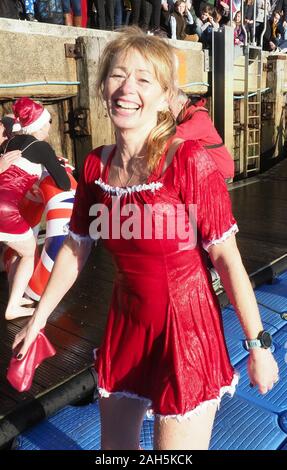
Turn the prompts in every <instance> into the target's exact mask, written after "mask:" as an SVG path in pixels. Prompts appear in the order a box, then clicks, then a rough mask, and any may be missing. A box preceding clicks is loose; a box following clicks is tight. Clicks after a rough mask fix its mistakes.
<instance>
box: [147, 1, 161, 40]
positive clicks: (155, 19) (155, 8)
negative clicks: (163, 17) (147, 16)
mask: <svg viewBox="0 0 287 470" xmlns="http://www.w3.org/2000/svg"><path fill="white" fill-rule="evenodd" d="M148 1H149V3H151V5H152V14H151V28H152V30H153V31H155V32H156V31H158V30H159V29H160V13H161V0H148Z"/></svg>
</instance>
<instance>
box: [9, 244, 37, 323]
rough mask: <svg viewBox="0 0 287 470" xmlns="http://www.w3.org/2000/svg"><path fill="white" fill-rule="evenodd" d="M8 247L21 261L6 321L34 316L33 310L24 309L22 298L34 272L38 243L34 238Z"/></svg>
mask: <svg viewBox="0 0 287 470" xmlns="http://www.w3.org/2000/svg"><path fill="white" fill-rule="evenodd" d="M7 245H8V246H9V247H10V248H12V249H13V250H15V251H16V253H17V255H18V257H19V261H18V265H17V267H16V270H15V274H14V276H13V279H12V285H11V292H10V297H9V301H8V305H7V308H6V312H5V318H6V320H12V319H13V318H17V317H23V316H28V315H32V314H33V312H34V309H33V308H25V307H22V306H21V304H22V297H23V295H24V292H25V289H26V287H27V285H28V282H29V280H30V278H31V276H32V274H33V270H34V255H35V249H36V241H35V238H34V236H31V238H29V239H28V240H24V241H21V242H9V243H7Z"/></svg>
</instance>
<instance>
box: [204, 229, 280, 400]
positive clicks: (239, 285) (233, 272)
mask: <svg viewBox="0 0 287 470" xmlns="http://www.w3.org/2000/svg"><path fill="white" fill-rule="evenodd" d="M208 251H209V255H210V258H211V260H212V263H213V265H214V267H215V269H216V270H217V271H218V273H219V275H220V278H221V281H222V284H223V286H224V289H225V291H226V293H227V295H228V297H229V300H230V302H231V303H232V305H233V306H234V308H235V311H236V313H237V316H238V318H239V320H240V323H241V325H242V328H243V331H244V334H245V336H246V339H255V338H257V336H258V334H259V332H260V331H262V330H263V329H264V328H263V325H262V322H261V318H260V313H259V309H258V306H257V302H256V298H255V295H254V292H253V289H252V286H251V283H250V280H249V277H248V275H247V272H246V270H245V268H244V266H243V263H242V259H241V256H240V253H239V250H238V248H237V244H236V240H235V236H234V235H231V236H230V237H229V238H228V239H227V240H225V241H224V242H222V243H218V244H215V245H211V246H210V247H209V250H208ZM248 372H249V377H250V383H252V384H253V385H257V386H258V389H259V391H260V393H262V394H264V393H267V392H268V390H271V388H272V386H273V384H274V383H275V382H276V381H277V380H278V366H277V363H276V361H275V359H274V357H273V355H272V353H271V351H270V349H264V348H260V347H258V348H254V349H251V350H250V355H249V359H248Z"/></svg>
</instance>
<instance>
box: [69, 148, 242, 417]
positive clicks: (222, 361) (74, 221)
mask: <svg viewBox="0 0 287 470" xmlns="http://www.w3.org/2000/svg"><path fill="white" fill-rule="evenodd" d="M113 155H114V151H113V152H112V153H111V155H110V157H109V159H108V163H107V165H106V167H105V168H104V169H103V170H102V171H101V148H98V149H96V150H94V151H93V152H91V153H90V154H89V155H88V157H87V159H86V161H85V165H84V169H83V172H82V175H81V179H80V182H79V185H78V189H77V192H76V199H75V204H74V210H73V214H72V218H71V222H70V230H71V236H72V237H73V238H74V239H75V240H77V241H78V242H81V241H82V240H85V239H87V238H89V227H90V224H91V222H92V221H93V217H91V216H90V215H89V210H90V207H91V206H92V205H93V204H95V203H102V204H104V205H105V206H106V207H108V209H109V217H110V220H111V219H112V216H113V210H112V207H113V203H114V201H116V204H119V205H120V206H121V207H123V206H124V205H125V204H129V203H131V204H134V205H135V206H137V207H138V209H139V211H140V212H141V214H142V213H143V212H144V205H145V204H151V205H154V204H158V205H157V208H158V209H157V210H159V211H161V210H162V211H165V210H166V209H167V214H168V212H169V209H168V208H170V207H175V206H177V205H178V204H183V205H184V206H185V207H186V209H188V206H189V205H190V204H196V207H197V231H198V242H197V244H196V246H195V247H190V248H187V246H186V245H184V244H183V243H182V239H180V238H177V236H175V237H174V239H169V238H168V237H167V234H166V233H165V232H164V233H163V237H162V239H156V238H155V237H154V227H153V233H152V237H151V239H143V238H139V239H136V238H132V239H130V240H126V239H124V238H123V237H122V236H120V237H119V238H118V239H113V238H112V237H111V238H108V239H106V240H103V242H104V245H105V247H106V248H107V249H108V250H109V251H110V252H111V253H112V255H113V258H114V261H115V265H116V277H115V282H114V289H113V296H112V302H111V306H110V310H109V316H108V320H107V326H106V331H105V335H104V339H103V343H102V345H101V347H100V348H99V350H98V351H97V358H96V363H95V367H96V370H97V372H98V388H99V392H100V395H101V396H104V397H105V396H109V394H111V393H113V394H116V395H118V396H129V397H137V398H141V399H143V400H146V404H147V405H148V406H149V407H151V408H152V409H153V411H154V412H155V413H156V414H158V415H160V416H162V417H170V416H171V417H177V418H180V417H183V416H184V417H189V416H191V415H192V414H193V413H198V412H200V410H201V409H202V408H204V407H206V406H208V405H209V404H211V403H215V402H216V403H219V401H220V398H221V396H222V395H223V394H224V393H225V392H229V393H231V394H232V393H233V392H234V388H235V385H236V383H237V376H236V374H235V373H234V370H233V368H232V366H231V364H230V360H229V357H228V353H227V349H226V345H225V341H224V336H223V328H222V322H221V318H220V307H219V304H218V300H217V297H216V295H215V293H214V291H213V289H212V285H211V279H210V276H209V273H208V271H207V268H206V266H205V264H204V261H203V259H204V256H203V250H204V249H207V250H208V248H209V247H210V246H211V245H213V244H217V243H221V242H223V241H224V240H225V239H226V238H227V237H228V236H230V235H231V234H232V233H235V232H236V231H237V225H236V222H235V219H234V217H233V215H232V211H231V202H230V198H229V195H228V192H227V189H226V185H225V182H224V179H223V177H222V176H221V175H220V173H219V172H218V170H217V168H216V165H215V163H214V161H213V160H212V159H211V158H210V157H209V156H208V155H207V153H206V152H205V151H204V149H203V148H202V147H200V145H199V144H198V143H197V142H195V141H186V142H184V143H183V144H181V145H180V146H179V148H178V150H177V152H176V154H175V156H174V158H173V161H172V163H171V164H170V166H169V167H168V168H167V169H166V171H165V172H164V173H163V174H162V168H163V164H164V159H165V156H164V155H163V157H162V159H161V163H160V164H159V168H158V169H157V171H156V172H153V174H151V175H150V177H149V179H148V181H147V183H146V184H144V185H137V186H131V187H126V188H115V187H112V186H110V185H109V184H108V178H109V168H110V164H111V160H112V158H113ZM112 197H114V198H113V199H112ZM182 216H183V217H184V220H185V223H186V224H187V225H188V224H189V223H190V222H189V218H188V211H187V210H183V213H182ZM126 219H127V216H121V223H124V222H125V220H126Z"/></svg>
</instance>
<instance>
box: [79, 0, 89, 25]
mask: <svg viewBox="0 0 287 470" xmlns="http://www.w3.org/2000/svg"><path fill="white" fill-rule="evenodd" d="M81 4H82V27H83V28H86V27H87V21H88V15H87V9H88V8H87V0H81Z"/></svg>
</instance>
